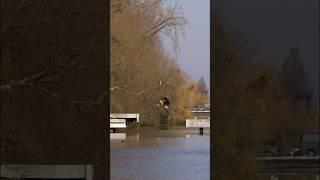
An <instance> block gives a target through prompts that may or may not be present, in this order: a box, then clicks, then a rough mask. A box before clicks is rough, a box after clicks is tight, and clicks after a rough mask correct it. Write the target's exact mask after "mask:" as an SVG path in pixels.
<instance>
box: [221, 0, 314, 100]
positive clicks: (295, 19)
mask: <svg viewBox="0 0 320 180" xmlns="http://www.w3.org/2000/svg"><path fill="white" fill-rule="evenodd" d="M219 7H220V9H221V12H222V13H223V15H224V18H225V19H226V21H227V22H228V23H230V24H231V26H232V27H234V28H236V29H237V30H238V31H240V32H242V33H245V34H247V35H249V36H250V38H251V40H253V41H254V42H255V43H256V44H257V45H258V47H259V50H260V51H259V53H260V54H261V55H262V56H264V57H267V58H269V59H270V61H272V62H274V63H276V64H279V65H280V64H281V63H282V62H283V60H284V59H285V57H286V56H287V55H288V52H289V48H292V47H295V46H299V47H300V49H301V53H302V59H301V60H302V61H303V62H304V64H305V68H306V71H307V73H308V75H309V87H310V89H313V90H314V92H315V93H316V94H315V96H314V97H315V98H314V99H315V100H316V101H318V100H319V0H241V1H239V0H221V1H220V4H219Z"/></svg>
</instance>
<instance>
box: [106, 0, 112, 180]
mask: <svg viewBox="0 0 320 180" xmlns="http://www.w3.org/2000/svg"><path fill="white" fill-rule="evenodd" d="M110 3H111V2H110V1H109V0H107V1H106V8H107V11H106V41H107V42H106V47H107V48H106V65H107V75H106V76H105V77H106V78H107V79H106V87H107V89H106V91H107V92H108V93H107V99H106V101H107V102H106V107H105V108H106V115H107V116H106V120H107V121H106V127H107V128H106V129H107V131H106V132H107V135H106V137H107V142H106V143H107V149H106V153H107V160H106V163H107V166H106V168H107V170H106V173H107V178H108V179H110V176H111V173H110V129H109V127H110V62H111V61H110V58H111V56H110V50H111V48H110Z"/></svg>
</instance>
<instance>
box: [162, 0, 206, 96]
mask: <svg viewBox="0 0 320 180" xmlns="http://www.w3.org/2000/svg"><path fill="white" fill-rule="evenodd" d="M174 2H175V0H169V1H167V3H172V4H173V3H174ZM179 2H180V4H181V5H182V6H183V12H184V15H185V17H186V19H187V21H188V25H187V26H186V27H185V31H184V34H185V37H183V36H180V39H179V46H180V51H179V52H178V64H179V65H180V67H181V68H182V69H183V70H184V71H185V72H186V73H187V74H188V75H190V77H191V79H194V80H196V81H198V80H199V79H200V77H201V76H203V77H204V79H205V81H206V84H207V87H208V90H209V86H210V7H209V0H181V1H179ZM165 47H166V48H167V50H168V51H169V52H171V53H172V54H174V52H173V50H172V46H171V42H170V41H169V40H167V41H165Z"/></svg>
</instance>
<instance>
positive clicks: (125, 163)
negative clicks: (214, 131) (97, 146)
mask: <svg viewBox="0 0 320 180" xmlns="http://www.w3.org/2000/svg"><path fill="white" fill-rule="evenodd" d="M209 150H210V147H209V130H208V129H207V130H205V131H204V135H203V136H201V135H199V130H198V129H194V130H190V129H185V128H173V129H168V130H157V129H154V128H150V127H145V128H139V129H134V130H129V131H128V132H127V133H126V137H125V139H121V140H120V139H112V140H111V154H110V155H111V179H112V180H118V179H119V180H120V179H121V180H123V179H130V180H131V179H137V180H140V179H150V180H151V179H152V180H158V179H159V180H160V179H177V180H179V179H183V180H186V179H192V180H193V179H204V180H205V179H209Z"/></svg>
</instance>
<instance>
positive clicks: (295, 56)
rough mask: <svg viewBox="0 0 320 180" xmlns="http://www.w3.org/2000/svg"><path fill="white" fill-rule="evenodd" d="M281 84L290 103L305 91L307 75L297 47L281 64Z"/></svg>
mask: <svg viewBox="0 0 320 180" xmlns="http://www.w3.org/2000/svg"><path fill="white" fill-rule="evenodd" d="M282 82H283V86H284V87H285V88H286V89H287V93H288V96H289V99H290V100H291V101H293V100H294V98H296V96H298V95H301V94H303V93H305V91H306V89H307V75H306V72H305V70H304V63H303V61H301V52H300V48H299V47H295V48H291V49H290V50H289V55H288V56H287V58H286V59H285V61H284V62H283V64H282Z"/></svg>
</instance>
